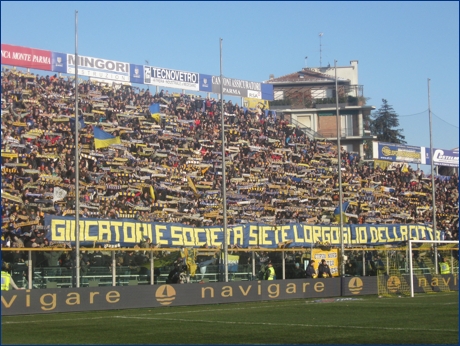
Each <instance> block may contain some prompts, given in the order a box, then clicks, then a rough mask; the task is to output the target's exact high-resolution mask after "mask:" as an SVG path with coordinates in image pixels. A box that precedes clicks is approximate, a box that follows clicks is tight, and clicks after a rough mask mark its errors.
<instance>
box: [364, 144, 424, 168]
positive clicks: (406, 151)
mask: <svg viewBox="0 0 460 346" xmlns="http://www.w3.org/2000/svg"><path fill="white" fill-rule="evenodd" d="M373 158H374V159H377V160H386V161H396V162H406V163H419V164H423V165H424V164H425V147H416V146H412V145H403V144H395V143H383V142H374V143H373Z"/></svg>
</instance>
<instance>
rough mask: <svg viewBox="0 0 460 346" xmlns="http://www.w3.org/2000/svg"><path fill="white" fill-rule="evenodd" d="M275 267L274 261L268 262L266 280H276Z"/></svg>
mask: <svg viewBox="0 0 460 346" xmlns="http://www.w3.org/2000/svg"><path fill="white" fill-rule="evenodd" d="M275 275H276V273H275V268H273V265H272V262H271V261H270V262H268V267H267V269H266V270H265V280H275Z"/></svg>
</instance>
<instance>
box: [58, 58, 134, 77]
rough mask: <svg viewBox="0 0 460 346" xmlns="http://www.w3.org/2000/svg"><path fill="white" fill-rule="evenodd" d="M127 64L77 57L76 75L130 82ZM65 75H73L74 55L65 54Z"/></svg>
mask: <svg viewBox="0 0 460 346" xmlns="http://www.w3.org/2000/svg"><path fill="white" fill-rule="evenodd" d="M129 71H130V67H129V63H127V62H121V61H115V60H106V59H99V58H91V57H87V56H80V55H79V56H78V74H79V76H80V77H81V76H87V77H94V78H101V79H110V80H115V81H119V82H130V77H129ZM67 73H69V74H75V55H74V54H67Z"/></svg>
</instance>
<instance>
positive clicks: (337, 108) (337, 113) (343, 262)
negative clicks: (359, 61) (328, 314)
mask: <svg viewBox="0 0 460 346" xmlns="http://www.w3.org/2000/svg"><path fill="white" fill-rule="evenodd" d="M334 69H335V110H336V118H337V151H338V161H339V167H338V168H339V215H340V252H341V254H340V261H341V266H340V267H341V270H340V271H341V275H342V276H344V275H345V261H344V252H345V249H344V245H343V210H342V203H343V193H342V149H341V146H340V136H341V129H340V116H339V90H338V86H337V60H334Z"/></svg>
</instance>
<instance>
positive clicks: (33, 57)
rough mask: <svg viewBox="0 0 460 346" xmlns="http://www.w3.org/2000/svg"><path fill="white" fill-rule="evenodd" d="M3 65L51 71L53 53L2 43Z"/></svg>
mask: <svg viewBox="0 0 460 346" xmlns="http://www.w3.org/2000/svg"><path fill="white" fill-rule="evenodd" d="M2 65H11V66H18V67H27V68H33V69H37V70H46V71H51V51H49V50H41V49H34V48H27V47H20V46H12V45H10V44H3V43H2Z"/></svg>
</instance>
